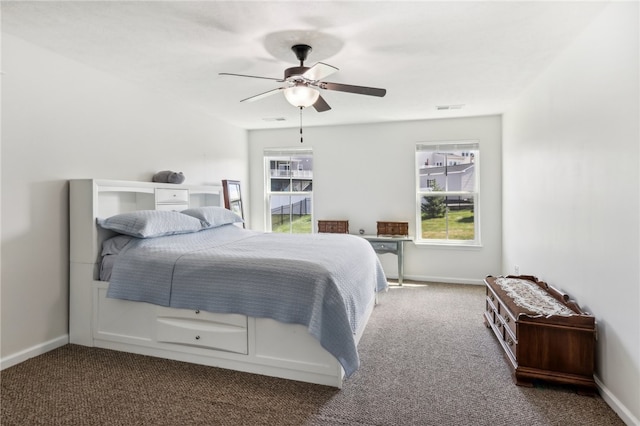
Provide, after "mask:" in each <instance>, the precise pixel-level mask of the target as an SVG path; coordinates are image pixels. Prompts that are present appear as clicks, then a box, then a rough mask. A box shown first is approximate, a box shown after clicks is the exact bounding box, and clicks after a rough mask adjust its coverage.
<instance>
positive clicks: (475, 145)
mask: <svg viewBox="0 0 640 426" xmlns="http://www.w3.org/2000/svg"><path fill="white" fill-rule="evenodd" d="M464 150H469V151H476V155H475V156H474V161H473V163H474V188H473V189H472V190H471V191H468V190H467V191H454V190H451V191H450V190H448V188H443V190H442V191H439V192H438V195H443V196H453V197H457V196H471V197H472V198H473V216H474V233H473V234H474V239H473V240H456V239H430V238H423V237H422V208H421V206H422V198H423V196H425V195H429V194H432V193H431V192H430V191H422V190H421V189H420V166H421V164H419V163H420V162H419V160H418V153H419V152H421V151H464ZM480 152H481V151H480V142H479V141H477V140H462V141H433V142H419V143H417V144H416V152H415V189H416V191H415V193H416V199H415V209H416V210H415V217H416V228H415V229H416V236H415V240H414V242H415V243H416V244H421V245H438V246H454V247H460V246H467V247H480V246H481V239H480Z"/></svg>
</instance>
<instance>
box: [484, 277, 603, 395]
mask: <svg viewBox="0 0 640 426" xmlns="http://www.w3.org/2000/svg"><path fill="white" fill-rule="evenodd" d="M484 281H485V284H486V301H485V312H484V322H485V325H486V326H487V327H489V328H491V329H492V330H493V332H494V334H495V335H496V337H497V338H498V342H499V343H500V345H501V346H502V349H503V350H504V354H505V356H506V358H507V360H508V361H509V365H510V366H511V368H512V371H513V379H514V382H515V383H516V384H517V385H524V386H533V382H534V381H536V380H542V381H547V382H553V383H557V384H567V385H573V386H576V388H577V390H578V392H580V393H587V394H591V393H594V392H595V390H596V384H595V381H594V379H593V371H594V366H595V341H596V328H595V318H594V317H593V316H592V315H589V314H588V313H585V312H582V310H581V309H580V307H579V306H578V304H577V303H576V302H575V301H573V300H570V299H569V296H567V295H566V294H564V293H562V292H560V291H558V290H557V289H555V288H553V287H552V286H550V285H548V284H547V283H545V282H542V281H538V279H537V278H536V277H533V276H528V275H527V276H522V275H520V276H511V275H509V276H506V277H493V276H488V277H487V278H486V279H485V280H484Z"/></svg>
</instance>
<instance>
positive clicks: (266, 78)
mask: <svg viewBox="0 0 640 426" xmlns="http://www.w3.org/2000/svg"><path fill="white" fill-rule="evenodd" d="M218 75H231V76H234V77H249V78H262V79H264V80H275V81H284V80H283V79H281V78H272V77H260V76H257V75H246V74H233V73H230V72H221V73H218Z"/></svg>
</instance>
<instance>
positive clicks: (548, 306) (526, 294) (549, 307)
mask: <svg viewBox="0 0 640 426" xmlns="http://www.w3.org/2000/svg"><path fill="white" fill-rule="evenodd" d="M495 282H496V284H497V285H499V286H500V288H502V289H503V290H504V291H505V292H506V293H507V295H508V296H509V297H511V298H512V299H513V302H514V303H515V304H516V305H517V306H519V307H521V308H523V309H527V310H529V311H532V312H535V313H537V314H539V315H544V316H547V317H548V316H552V315H561V316H572V315H575V314H576V313H575V312H573V311H572V310H571V309H569V308H568V307H566V306H565V305H563V304H562V303H560V302H558V301H557V300H556V299H554V298H553V297H552V296H551V295H549V294H548V293H547V292H546V291H544V290H543V289H542V288H540V287H539V286H538V285H536V284H535V283H532V282H531V281H527V280H523V279H519V278H505V277H498V278H496V281H495Z"/></svg>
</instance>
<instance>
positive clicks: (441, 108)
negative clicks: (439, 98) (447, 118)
mask: <svg viewBox="0 0 640 426" xmlns="http://www.w3.org/2000/svg"><path fill="white" fill-rule="evenodd" d="M463 107H464V104H460V105H436V110H438V111H448V110H450V109H462V108H463Z"/></svg>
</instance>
